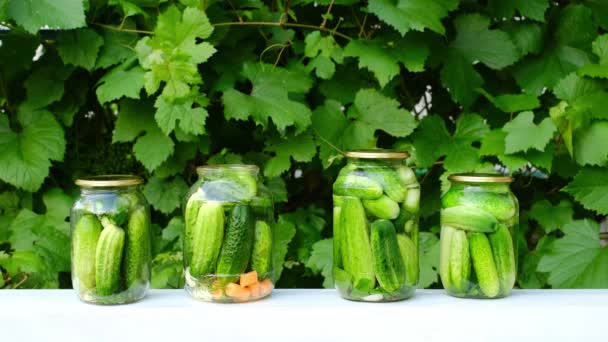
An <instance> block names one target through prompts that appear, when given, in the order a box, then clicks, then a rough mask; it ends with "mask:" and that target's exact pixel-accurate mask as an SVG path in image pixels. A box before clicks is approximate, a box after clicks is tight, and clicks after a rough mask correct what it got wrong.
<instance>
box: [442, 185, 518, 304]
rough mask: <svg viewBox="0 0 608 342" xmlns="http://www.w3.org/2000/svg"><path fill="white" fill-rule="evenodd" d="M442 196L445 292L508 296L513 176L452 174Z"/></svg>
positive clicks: (513, 265)
mask: <svg viewBox="0 0 608 342" xmlns="http://www.w3.org/2000/svg"><path fill="white" fill-rule="evenodd" d="M448 179H449V180H450V181H451V183H452V184H451V187H450V190H449V191H448V192H446V193H445V194H444V195H443V196H442V198H441V204H442V206H441V237H440V240H441V241H440V245H441V252H440V265H439V271H440V275H441V281H442V283H443V287H444V288H445V290H446V291H447V293H448V294H450V295H452V296H455V297H463V298H500V297H505V296H508V295H509V294H511V290H512V289H513V285H514V284H515V277H516V275H517V250H516V247H517V245H516V244H515V243H514V241H513V236H514V235H515V233H516V231H517V229H518V225H519V206H518V202H517V198H516V197H515V195H513V193H512V192H511V190H510V189H509V184H510V183H511V182H512V178H511V177H508V176H502V175H496V174H455V175H451V176H449V178H448Z"/></svg>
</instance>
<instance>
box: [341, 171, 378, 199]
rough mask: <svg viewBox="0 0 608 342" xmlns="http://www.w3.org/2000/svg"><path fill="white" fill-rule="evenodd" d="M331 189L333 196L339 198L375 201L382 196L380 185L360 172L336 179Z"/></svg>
mask: <svg viewBox="0 0 608 342" xmlns="http://www.w3.org/2000/svg"><path fill="white" fill-rule="evenodd" d="M333 188H334V194H336V195H339V196H353V197H359V198H361V199H377V198H380V196H382V185H380V184H379V183H378V182H376V181H374V180H372V179H370V178H368V177H366V176H364V175H363V174H362V173H360V172H359V173H358V172H351V173H349V174H347V175H345V176H340V177H338V179H336V181H335V182H334V186H333Z"/></svg>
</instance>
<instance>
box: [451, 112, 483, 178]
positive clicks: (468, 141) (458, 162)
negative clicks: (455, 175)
mask: <svg viewBox="0 0 608 342" xmlns="http://www.w3.org/2000/svg"><path fill="white" fill-rule="evenodd" d="M489 131H490V129H489V127H488V125H487V124H486V123H485V122H484V119H483V118H482V117H481V116H479V115H478V114H463V115H461V116H460V117H459V118H458V120H456V130H455V132H454V135H453V136H452V139H450V140H449V142H447V143H446V145H445V146H443V148H442V151H445V153H446V158H445V160H444V163H443V166H444V168H445V169H446V170H449V171H451V172H467V171H472V170H474V169H475V167H476V166H477V164H478V162H479V155H478V150H477V149H476V148H474V147H473V146H472V144H473V143H474V142H477V141H481V139H483V137H484V136H485V135H486V134H487V133H488V132H489Z"/></svg>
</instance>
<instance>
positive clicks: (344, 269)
mask: <svg viewBox="0 0 608 342" xmlns="http://www.w3.org/2000/svg"><path fill="white" fill-rule="evenodd" d="M346 157H347V164H346V166H344V167H343V168H342V170H341V171H340V174H339V175H338V178H337V179H336V181H335V182H334V185H333V202H334V213H333V228H334V264H333V265H334V267H333V275H334V281H335V284H336V288H337V289H338V291H339V292H340V295H341V296H342V297H343V298H346V299H351V300H357V301H370V302H387V301H396V300H401V299H405V298H409V297H411V296H412V295H413V294H414V292H415V290H416V285H417V283H418V219H419V209H420V185H419V184H418V181H417V179H416V175H415V173H414V171H413V170H412V169H411V168H410V167H408V166H407V165H406V164H405V163H404V161H405V159H406V158H407V157H408V154H407V153H404V152H395V151H388V150H362V151H350V152H347V153H346Z"/></svg>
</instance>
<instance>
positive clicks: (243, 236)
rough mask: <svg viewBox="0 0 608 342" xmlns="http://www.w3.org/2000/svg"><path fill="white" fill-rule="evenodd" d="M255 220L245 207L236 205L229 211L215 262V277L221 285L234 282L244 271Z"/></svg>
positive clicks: (249, 254)
mask: <svg viewBox="0 0 608 342" xmlns="http://www.w3.org/2000/svg"><path fill="white" fill-rule="evenodd" d="M254 234H255V220H254V219H253V216H252V214H251V209H250V208H249V206H247V205H243V204H237V205H235V206H234V208H232V209H231V211H230V216H229V218H228V223H227V225H226V233H225V237H224V244H223V245H222V249H221V251H220V256H219V259H218V262H217V271H216V275H217V276H220V277H222V278H221V283H222V284H223V285H225V284H227V283H229V282H232V281H235V280H237V279H238V278H239V276H240V275H241V274H242V273H243V272H245V271H246V269H247V265H248V264H249V257H250V256H251V250H252V248H253V238H254Z"/></svg>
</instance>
